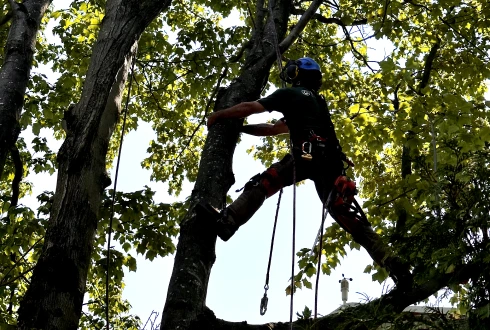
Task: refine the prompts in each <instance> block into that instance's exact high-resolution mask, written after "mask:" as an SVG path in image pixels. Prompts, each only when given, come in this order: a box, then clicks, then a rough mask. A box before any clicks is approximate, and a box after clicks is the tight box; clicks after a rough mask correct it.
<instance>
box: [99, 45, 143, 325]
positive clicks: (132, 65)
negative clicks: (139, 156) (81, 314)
mask: <svg viewBox="0 0 490 330" xmlns="http://www.w3.org/2000/svg"><path fill="white" fill-rule="evenodd" d="M135 63H136V52H135V53H134V57H133V61H132V63H131V74H130V76H129V86H128V95H127V97H126V103H125V105H124V118H123V123H122V128H121V139H120V142H119V150H118V155H117V164H116V174H115V176H114V189H113V190H112V202H111V215H110V220H109V230H108V234H107V236H108V237H107V264H106V267H107V273H106V274H107V275H106V281H105V317H106V329H107V330H109V328H110V327H109V278H110V273H109V272H110V268H109V266H110V263H111V236H112V222H113V221H114V203H115V201H116V188H117V178H118V176H119V163H120V162H121V151H122V145H123V141H124V131H125V129H126V119H127V116H128V108H129V99H130V97H131V85H132V84H133V76H134V64H135Z"/></svg>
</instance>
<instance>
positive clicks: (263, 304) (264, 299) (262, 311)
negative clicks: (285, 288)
mask: <svg viewBox="0 0 490 330" xmlns="http://www.w3.org/2000/svg"><path fill="white" fill-rule="evenodd" d="M282 192H283V190H282V188H281V190H280V191H279V198H278V199H277V208H276V217H275V219H274V228H273V229H272V238H271V249H270V252H269V263H268V264H267V274H266V275H265V285H264V290H265V292H264V296H263V297H262V299H261V301H260V315H264V314H265V312H267V303H268V301H269V299H268V298H267V290H269V273H270V270H271V263H272V251H273V249H274V239H275V237H276V227H277V219H278V218H279V208H280V206H281V197H282Z"/></svg>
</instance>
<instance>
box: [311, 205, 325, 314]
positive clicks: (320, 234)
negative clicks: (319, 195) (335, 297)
mask: <svg viewBox="0 0 490 330" xmlns="http://www.w3.org/2000/svg"><path fill="white" fill-rule="evenodd" d="M326 202H327V201H326V198H325V197H324V198H323V207H322V223H321V225H320V232H319V240H320V244H319V247H318V264H317V269H316V282H315V317H314V320H316V317H317V314H318V282H319V279H320V266H321V260H322V249H323V247H322V244H323V227H324V225H325V219H326V217H327V216H326V213H327V210H326V209H325V206H326Z"/></svg>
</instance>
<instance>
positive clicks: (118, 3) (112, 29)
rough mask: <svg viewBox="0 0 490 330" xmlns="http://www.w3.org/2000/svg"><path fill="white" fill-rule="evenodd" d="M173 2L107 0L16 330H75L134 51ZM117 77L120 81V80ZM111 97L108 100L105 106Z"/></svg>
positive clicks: (62, 151)
mask: <svg viewBox="0 0 490 330" xmlns="http://www.w3.org/2000/svg"><path fill="white" fill-rule="evenodd" d="M169 5H170V0H167V1H159V0H146V1H141V0H109V1H108V2H107V5H106V15H105V17H104V20H103V22H102V26H101V30H100V32H99V37H98V40H97V42H96V44H95V46H94V49H93V55H92V58H91V62H90V66H89V69H88V72H87V77H86V80H85V84H84V88H83V92H82V95H81V98H80V101H79V103H78V104H77V105H76V106H75V107H74V108H73V110H72V111H69V112H67V113H66V114H65V119H66V121H67V137H66V140H65V142H64V143H63V145H62V147H61V149H60V151H59V154H58V163H59V169H58V180H57V188H56V193H55V196H54V203H53V208H52V211H51V217H50V220H49V226H48V229H47V232H46V237H45V241H44V246H43V250H42V254H41V256H40V258H39V261H38V263H37V264H36V267H35V269H34V273H33V276H32V279H31V284H30V287H29V289H28V291H27V293H26V295H25V297H24V299H23V301H22V303H21V306H20V308H19V318H18V328H19V329H32V328H35V329H60V330H69V329H76V328H77V326H78V322H79V318H80V314H81V311H82V302H83V295H84V293H85V285H86V283H85V282H86V278H87V272H88V269H89V265H90V257H91V254H92V249H93V242H94V235H95V232H96V228H97V220H98V213H99V212H98V210H99V207H100V203H101V197H102V192H103V190H104V188H105V187H107V186H108V185H109V184H110V179H109V178H108V176H107V174H106V172H105V166H106V154H107V149H108V145H109V140H110V138H111V135H112V132H113V129H114V127H115V124H116V121H117V119H118V115H119V111H120V103H121V102H120V98H121V95H122V92H123V86H124V83H125V80H126V76H127V72H128V65H129V62H130V59H131V58H132V57H133V56H134V54H133V53H132V48H133V46H134V45H135V43H136V42H137V41H138V39H139V37H140V35H141V33H142V32H143V31H144V29H145V28H146V26H148V24H149V23H150V22H151V21H152V20H153V19H154V18H155V17H156V16H157V15H158V14H159V13H160V12H161V11H162V10H163V9H165V8H167V7H168V6H169ZM118 72H119V75H118ZM109 98H111V99H110V100H109Z"/></svg>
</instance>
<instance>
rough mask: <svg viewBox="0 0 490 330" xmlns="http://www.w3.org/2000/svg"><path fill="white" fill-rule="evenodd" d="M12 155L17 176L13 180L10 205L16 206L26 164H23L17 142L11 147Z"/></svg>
mask: <svg viewBox="0 0 490 330" xmlns="http://www.w3.org/2000/svg"><path fill="white" fill-rule="evenodd" d="M10 156H12V161H13V162H14V167H15V176H14V179H13V180H12V199H11V200H10V207H15V206H17V204H18V202H19V194H20V182H21V181H22V174H23V172H24V166H23V165H22V160H21V158H20V153H19V149H18V148H17V146H16V145H15V144H14V145H13V147H12V148H10Z"/></svg>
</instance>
